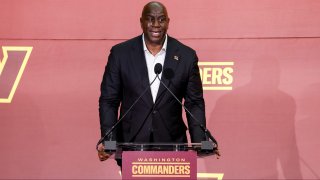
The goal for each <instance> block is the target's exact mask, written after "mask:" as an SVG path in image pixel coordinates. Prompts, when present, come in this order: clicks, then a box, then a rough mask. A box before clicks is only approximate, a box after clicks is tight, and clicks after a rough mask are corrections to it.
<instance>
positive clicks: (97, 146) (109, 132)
mask: <svg viewBox="0 0 320 180" xmlns="http://www.w3.org/2000/svg"><path fill="white" fill-rule="evenodd" d="M155 71H156V70H155ZM157 72H158V71H157ZM160 73H161V71H160V72H159V73H157V75H156V77H155V78H154V79H153V81H152V82H151V83H150V84H149V86H148V87H146V88H145V90H144V91H143V92H142V93H141V95H140V96H139V97H138V98H137V99H136V100H135V101H134V102H133V104H132V105H131V106H130V107H129V109H128V110H127V111H126V112H125V113H124V114H123V116H122V117H121V118H120V119H119V120H118V121H117V122H116V123H115V124H114V125H113V126H112V127H111V129H109V131H108V132H106V134H105V135H104V136H103V137H102V138H101V139H100V140H99V141H98V143H97V145H96V150H98V148H99V144H101V143H102V142H103V140H104V139H105V138H106V137H107V136H109V135H110V134H111V133H112V131H113V130H114V129H115V128H116V127H117V126H118V124H119V123H120V122H121V121H122V119H123V118H124V117H126V115H127V114H128V113H129V112H130V110H131V109H132V108H133V107H134V105H135V104H137V102H138V101H139V100H140V99H141V98H142V96H143V95H144V94H145V93H146V92H147V91H148V90H149V88H150V86H151V85H152V84H153V82H154V81H155V80H156V79H157V78H158V77H159V74H160Z"/></svg>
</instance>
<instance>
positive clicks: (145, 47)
mask: <svg viewBox="0 0 320 180" xmlns="http://www.w3.org/2000/svg"><path fill="white" fill-rule="evenodd" d="M142 42H143V50H144V51H149V50H148V48H147V45H146V42H145V41H144V33H143V34H142ZM167 42H168V35H167V34H166V38H165V40H164V43H163V46H162V48H161V50H162V51H166V50H167Z"/></svg>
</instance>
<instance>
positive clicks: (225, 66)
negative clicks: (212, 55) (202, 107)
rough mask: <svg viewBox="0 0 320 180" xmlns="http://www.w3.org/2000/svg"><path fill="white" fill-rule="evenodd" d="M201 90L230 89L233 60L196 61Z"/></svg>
mask: <svg viewBox="0 0 320 180" xmlns="http://www.w3.org/2000/svg"><path fill="white" fill-rule="evenodd" d="M198 65H199V69H200V75H201V80H202V86H203V90H232V83H233V75H232V74H233V65H234V62H198Z"/></svg>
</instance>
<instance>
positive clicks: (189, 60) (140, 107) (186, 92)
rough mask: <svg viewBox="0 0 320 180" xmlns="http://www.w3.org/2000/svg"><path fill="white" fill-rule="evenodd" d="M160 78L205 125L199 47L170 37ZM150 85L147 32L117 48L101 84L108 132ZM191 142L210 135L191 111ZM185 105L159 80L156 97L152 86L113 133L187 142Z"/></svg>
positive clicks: (103, 122)
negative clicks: (184, 43)
mask: <svg viewBox="0 0 320 180" xmlns="http://www.w3.org/2000/svg"><path fill="white" fill-rule="evenodd" d="M162 73H163V74H162V78H161V80H162V81H163V82H164V83H165V84H166V85H167V86H168V87H169V89H170V90H171V91H172V92H173V93H174V94H175V95H176V96H177V97H178V99H179V100H180V101H181V100H182V99H184V105H185V106H186V107H187V109H189V110H190V111H191V113H193V114H194V116H195V117H196V118H197V119H198V120H199V121H201V123H202V124H203V125H204V126H205V124H206V120H205V105H204V99H203V90H202V83H201V79H200V74H199V67H198V58H197V55H196V52H195V51H194V50H193V49H191V48H189V47H187V46H185V45H183V44H182V43H180V42H179V41H177V40H176V39H174V38H171V37H169V36H168V41H167V50H166V57H165V61H164V65H163V71H162ZM148 86H149V78H148V72H147V65H146V59H145V56H144V50H143V41H142V36H138V37H135V38H133V39H130V40H128V41H125V42H123V43H120V44H117V45H115V46H114V47H112V49H111V51H110V55H109V58H108V63H107V65H106V68H105V73H104V75H103V80H102V83H101V96H100V98H99V115H100V127H101V135H102V136H103V135H104V134H105V133H106V132H107V131H108V130H109V129H110V128H111V127H112V125H114V124H115V123H116V122H117V120H118V118H119V117H118V109H119V107H120V117H122V115H123V114H124V113H125V112H126V111H127V110H128V109H129V107H130V106H131V105H132V104H133V103H134V101H135V100H136V99H137V98H138V97H139V95H140V94H141V93H142V92H143V91H144V89H145V88H147V87H148ZM187 122H188V129H189V133H190V137H191V141H192V142H200V141H202V140H206V136H205V134H204V132H203V131H202V130H201V128H200V126H199V123H198V122H197V121H195V120H194V119H192V118H191V117H190V116H189V115H188V114H187ZM186 130H187V127H186V125H185V123H184V122H183V119H182V107H181V105H180V104H179V103H178V102H177V101H176V100H175V99H174V97H172V95H171V94H170V93H169V92H168V91H167V90H166V89H165V87H164V86H163V85H162V84H160V87H159V91H158V94H157V98H156V102H155V103H154V102H153V100H152V95H151V90H150V89H149V90H148V91H147V92H146V94H144V96H143V97H142V99H140V100H139V101H138V102H137V104H136V105H135V106H134V107H133V109H132V110H131V111H130V112H129V113H128V114H127V115H126V116H125V117H124V119H123V120H122V122H121V123H120V124H119V126H118V128H116V130H115V131H116V132H115V133H113V139H116V140H117V141H118V142H146V141H148V138H147V139H146V138H145V137H148V134H149V133H150V131H152V132H153V136H154V141H155V142H187V138H186Z"/></svg>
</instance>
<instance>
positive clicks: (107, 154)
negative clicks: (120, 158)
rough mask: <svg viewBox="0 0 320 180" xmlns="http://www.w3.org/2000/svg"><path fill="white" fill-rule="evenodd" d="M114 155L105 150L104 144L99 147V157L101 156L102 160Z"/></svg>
mask: <svg viewBox="0 0 320 180" xmlns="http://www.w3.org/2000/svg"><path fill="white" fill-rule="evenodd" d="M111 155H112V153H106V152H105V151H104V147H103V146H100V147H99V148H98V157H99V160H100V161H105V160H107V159H109V157H110V156H111Z"/></svg>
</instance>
